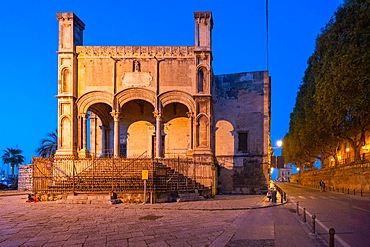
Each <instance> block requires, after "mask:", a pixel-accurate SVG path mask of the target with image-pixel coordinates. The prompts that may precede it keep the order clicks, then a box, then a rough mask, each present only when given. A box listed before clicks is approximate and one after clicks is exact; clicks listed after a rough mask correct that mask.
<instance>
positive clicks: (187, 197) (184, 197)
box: [178, 192, 204, 202]
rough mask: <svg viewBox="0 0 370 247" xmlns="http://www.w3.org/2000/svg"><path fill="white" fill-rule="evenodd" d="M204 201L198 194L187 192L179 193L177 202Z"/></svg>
mask: <svg viewBox="0 0 370 247" xmlns="http://www.w3.org/2000/svg"><path fill="white" fill-rule="evenodd" d="M201 200H204V197H203V196H201V195H199V193H198V192H194V193H192V192H188V193H179V199H178V201H179V202H191V201H201Z"/></svg>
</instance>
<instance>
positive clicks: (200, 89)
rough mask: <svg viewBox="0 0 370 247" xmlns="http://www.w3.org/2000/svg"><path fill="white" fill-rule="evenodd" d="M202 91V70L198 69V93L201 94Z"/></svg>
mask: <svg viewBox="0 0 370 247" xmlns="http://www.w3.org/2000/svg"><path fill="white" fill-rule="evenodd" d="M203 90H204V71H203V69H202V68H199V69H198V93H203Z"/></svg>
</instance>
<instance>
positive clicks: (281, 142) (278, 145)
mask: <svg viewBox="0 0 370 247" xmlns="http://www.w3.org/2000/svg"><path fill="white" fill-rule="evenodd" d="M282 145H283V141H282V140H277V141H276V146H277V148H280V147H281V146H282Z"/></svg>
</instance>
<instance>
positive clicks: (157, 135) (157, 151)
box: [154, 111, 162, 159]
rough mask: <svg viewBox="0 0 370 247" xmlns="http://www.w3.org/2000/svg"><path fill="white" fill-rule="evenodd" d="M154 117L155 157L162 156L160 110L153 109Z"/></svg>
mask: <svg viewBox="0 0 370 247" xmlns="http://www.w3.org/2000/svg"><path fill="white" fill-rule="evenodd" d="M154 117H155V123H156V128H155V141H156V145H155V158H157V159H158V158H162V150H161V148H162V112H159V111H154Z"/></svg>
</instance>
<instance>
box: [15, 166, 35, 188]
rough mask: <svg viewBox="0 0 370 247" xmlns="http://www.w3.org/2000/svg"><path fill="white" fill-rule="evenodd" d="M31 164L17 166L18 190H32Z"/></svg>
mask: <svg viewBox="0 0 370 247" xmlns="http://www.w3.org/2000/svg"><path fill="white" fill-rule="evenodd" d="M32 182H33V179H32V164H28V165H22V166H19V170H18V190H29V191H32Z"/></svg>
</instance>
